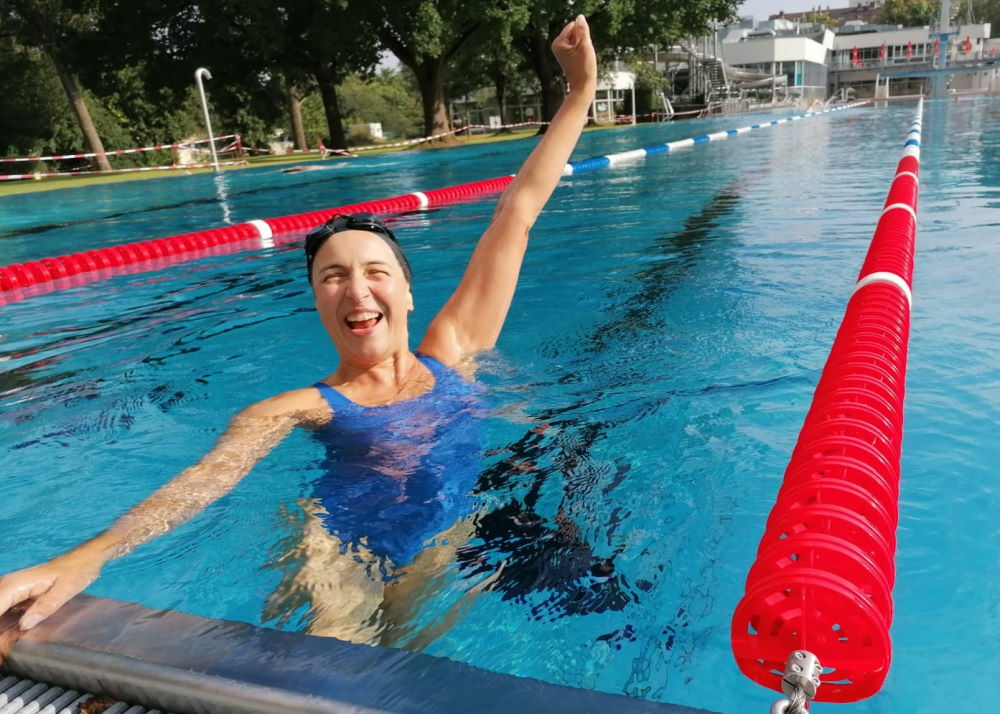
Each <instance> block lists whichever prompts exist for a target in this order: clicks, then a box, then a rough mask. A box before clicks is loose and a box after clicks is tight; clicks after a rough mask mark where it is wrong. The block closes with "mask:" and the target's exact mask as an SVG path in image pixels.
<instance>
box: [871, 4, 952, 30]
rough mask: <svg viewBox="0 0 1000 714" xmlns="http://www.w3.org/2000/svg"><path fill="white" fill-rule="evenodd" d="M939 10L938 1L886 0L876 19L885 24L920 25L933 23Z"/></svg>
mask: <svg viewBox="0 0 1000 714" xmlns="http://www.w3.org/2000/svg"><path fill="white" fill-rule="evenodd" d="M938 12H939V8H938V5H937V3H933V2H928V0H885V4H884V5H882V7H881V8H880V9H879V11H878V14H876V16H875V21H876V22H878V23H880V24H883V25H903V26H904V27H920V26H921V25H929V24H931V23H932V22H933V21H934V18H936V17H937V16H938Z"/></svg>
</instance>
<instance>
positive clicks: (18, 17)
mask: <svg viewBox="0 0 1000 714" xmlns="http://www.w3.org/2000/svg"><path fill="white" fill-rule="evenodd" d="M68 5H69V4H68V3H63V2H60V1H59V0H0V17H2V18H3V20H4V26H5V28H4V29H5V31H7V32H9V31H13V32H14V33H16V35H17V37H18V38H19V39H20V40H21V42H23V43H24V44H25V45H28V46H31V47H35V48H38V49H39V50H41V51H42V52H44V53H45V55H46V56H47V57H48V58H49V60H50V61H51V62H52V66H53V68H54V69H55V72H56V75H57V76H58V78H59V82H60V84H61V85H62V88H63V91H64V92H65V93H66V99H67V100H68V101H69V106H70V108H71V109H72V111H73V113H74V115H75V116H76V119H77V122H78V123H79V125H80V131H81V132H82V133H83V136H84V140H85V141H86V142H87V146H88V147H89V148H90V150H91V151H92V152H94V153H96V154H98V156H97V157H96V161H97V165H98V167H99V168H100V169H101V170H104V171H110V170H111V164H109V163H108V159H107V157H106V156H104V155H103V154H104V144H103V143H102V142H101V137H100V135H99V134H98V133H97V127H95V126H94V121H93V119H92V118H91V116H90V111H89V110H88V108H87V101H86V99H85V97H84V94H83V91H82V90H81V88H80V83H79V81H78V80H77V76H76V71H75V68H74V63H73V61H74V57H73V54H72V52H71V51H70V48H69V45H70V42H71V40H72V36H73V35H74V34H76V33H77V32H79V31H80V29H81V27H86V26H87V25H88V24H92V23H93V22H94V19H93V18H92V17H90V16H88V15H87V14H86V13H82V12H74V11H73V8H71V7H68Z"/></svg>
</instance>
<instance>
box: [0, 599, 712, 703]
mask: <svg viewBox="0 0 1000 714" xmlns="http://www.w3.org/2000/svg"><path fill="white" fill-rule="evenodd" d="M12 625H13V618H12V617H11V616H9V615H7V616H5V617H3V618H0V632H2V631H3V630H5V629H6V628H7V627H10V626H12ZM4 668H5V669H6V670H7V671H9V672H12V673H14V674H17V675H20V676H22V677H26V678H30V679H34V680H42V681H46V682H50V683H54V684H58V685H60V686H64V687H69V688H73V689H76V690H78V691H81V690H82V691H91V692H100V693H103V694H108V695H110V696H113V697H115V698H118V699H121V700H123V701H128V702H136V703H138V704H142V705H145V706H150V707H157V708H159V709H169V710H173V711H178V712H189V713H190V714H275V713H277V712H282V713H283V714H343V713H345V712H352V713H356V714H360V713H374V712H413V713H420V714H424V713H426V714H451V713H454V714H459V713H467V712H476V713H477V714H507V713H509V712H512V711H523V712H538V711H545V712H548V713H549V714H582V713H586V712H593V713H594V714H598V713H602V714H603V713H604V712H621V713H622V714H712V713H711V712H710V711H708V710H704V709H692V708H690V707H685V706H677V705H672V704H661V703H656V702H650V701H645V700H641V699H633V698H628V697H624V696H618V695H614V694H605V693H601V692H595V691H587V690H582V689H575V688H571V687H563V686H559V685H556V684H549V683H546V682H542V681H539V680H535V679H529V678H526V677H515V676H512V675H508V674H500V673H496V672H488V671H486V670H483V669H479V668H477V667H472V666H470V665H466V664H462V663H460V662H455V661H452V660H448V659H444V658H440V657H433V656H430V655H424V654H413V653H409V652H404V651H402V650H395V649H389V648H386V647H369V646H366V645H358V644H352V643H348V642H342V641H340V640H337V639H334V638H329V637H314V636H309V635H300V634H296V633H292V632H281V631H278V630H271V629H266V628H261V627H254V626H252V625H248V624H245V623H241V622H227V621H222V620H213V619H208V618H203V617H196V616H193V615H187V614H184V613H181V612H177V611H171V610H152V609H150V608H147V607H144V606H142V605H138V604H135V603H126V602H120V601H116V600H110V599H105V598H97V597H91V596H89V595H78V596H76V597H75V598H74V599H73V600H71V601H70V602H69V603H67V604H66V605H65V606H64V607H63V608H62V609H61V610H59V611H58V612H57V613H56V614H54V615H52V616H51V617H49V618H48V619H47V620H46V621H45V622H43V623H42V624H41V625H39V626H38V627H37V628H35V629H34V630H32V631H31V632H30V633H28V634H27V635H25V636H24V637H23V638H22V639H21V640H19V641H18V642H17V644H16V645H15V647H14V650H13V652H12V653H11V655H10V657H9V659H8V661H7V662H5V664H4Z"/></svg>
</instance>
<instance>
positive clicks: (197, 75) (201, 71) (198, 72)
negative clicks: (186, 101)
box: [194, 67, 219, 171]
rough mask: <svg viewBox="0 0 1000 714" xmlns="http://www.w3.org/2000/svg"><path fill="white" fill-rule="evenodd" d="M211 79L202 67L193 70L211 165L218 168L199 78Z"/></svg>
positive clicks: (203, 93) (213, 136)
mask: <svg viewBox="0 0 1000 714" xmlns="http://www.w3.org/2000/svg"><path fill="white" fill-rule="evenodd" d="M202 77H204V78H205V79H211V78H212V73H211V72H209V71H208V70H207V69H205V68H204V67H199V68H198V69H196V70H195V71H194V81H195V84H197V85H198V94H199V96H200V97H201V111H202V113H203V114H204V115H205V128H206V129H208V145H209V146H210V147H211V148H212V166H213V167H214V168H215V170H216V171H218V170H219V157H218V156H217V155H216V153H215V135H214V134H213V133H212V121H211V120H210V119H209V118H208V102H207V101H205V87H204V85H203V84H202V83H201V78H202Z"/></svg>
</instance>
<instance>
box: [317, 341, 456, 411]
mask: <svg viewBox="0 0 1000 714" xmlns="http://www.w3.org/2000/svg"><path fill="white" fill-rule="evenodd" d="M415 355H416V358H417V359H418V360H420V363H421V364H422V365H424V366H425V367H427V369H429V370H430V371H431V374H433V375H434V387H433V388H431V390H430V391H429V392H427V394H430V393H432V392H434V391H435V390H436V389H437V388H438V386H439V384H440V382H441V379H442V377H444V378H447V375H448V372H449V371H450V370H449V369H448V368H447V367H446V366H444V365H443V364H441V363H440V362H438V361H437V360H436V359H434V358H433V357H431V356H430V355H425V354H422V353H420V352H416V353H415ZM313 386H314V387H315V388H316V389H318V390H319V393H320V394H322V395H323V398H324V399H325V400H326V403H327V404H329V405H330V409H332V410H333V411H334V412H336V411H337V410H338V409H344V408H345V407H353V408H355V409H367V408H368V407H363V406H361V405H360V404H357V403H356V402H352V401H351V400H350V399H348V398H347V397H345V396H344V395H343V394H341V393H340V392H338V391H337V390H336V389H334V388H333V387H331V386H330V385H329V384H327V383H325V382H316V384H314V385H313ZM421 396H426V394H424V395H421Z"/></svg>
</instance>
